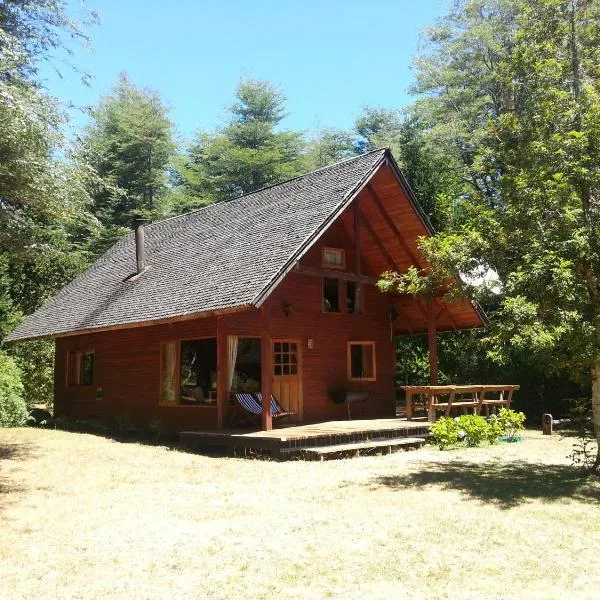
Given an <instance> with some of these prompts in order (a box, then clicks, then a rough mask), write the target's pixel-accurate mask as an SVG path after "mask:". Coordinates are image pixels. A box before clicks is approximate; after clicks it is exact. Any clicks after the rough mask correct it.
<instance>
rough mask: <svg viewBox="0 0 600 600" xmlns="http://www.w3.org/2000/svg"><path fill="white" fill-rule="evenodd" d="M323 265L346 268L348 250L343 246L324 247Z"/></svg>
mask: <svg viewBox="0 0 600 600" xmlns="http://www.w3.org/2000/svg"><path fill="white" fill-rule="evenodd" d="M322 266H323V267H328V268H330V269H345V268H346V252H345V251H344V250H342V249H341V248H328V247H325V248H323V256H322Z"/></svg>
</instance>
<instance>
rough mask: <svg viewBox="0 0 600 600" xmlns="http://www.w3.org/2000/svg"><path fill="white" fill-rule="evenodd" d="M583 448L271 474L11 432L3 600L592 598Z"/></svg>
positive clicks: (4, 501)
mask: <svg viewBox="0 0 600 600" xmlns="http://www.w3.org/2000/svg"><path fill="white" fill-rule="evenodd" d="M571 443H572V442H571V441H570V440H568V439H564V438H560V437H558V436H553V437H551V438H549V437H542V436H541V435H540V434H538V433H533V432H529V433H527V434H526V440H525V442H523V443H521V444H513V445H502V446H497V447H490V448H483V449H472V450H461V451H457V452H445V453H443V452H439V451H437V450H434V449H430V448H427V449H425V450H420V451H415V452H406V453H398V454H393V455H391V456H375V457H365V458H359V459H351V460H342V461H331V462H324V463H313V462H286V463H274V462H269V461H258V460H243V459H232V458H214V457H206V456H200V455H193V454H187V453H184V452H178V451H172V450H168V449H166V448H161V447H152V446H143V445H139V444H123V443H119V442H115V441H111V440H108V439H104V438H101V437H95V436H91V435H85V434H76V433H66V432H60V431H45V430H34V429H17V430H0V465H1V466H0V527H1V533H2V535H1V538H0V581H2V590H3V591H0V596H1V595H2V594H3V593H5V591H6V590H11V592H10V593H9V595H8V597H10V598H39V597H44V598H86V599H89V598H103V599H104V598H119V599H122V598H172V597H174V595H175V594H177V595H179V596H181V597H186V598H290V599H291V598H294V599H296V598H315V599H317V598H318V599H321V598H348V599H351V598H369V599H373V598H394V599H396V598H505V597H520V598H528V597H530V598H559V597H563V598H564V597H568V598H594V597H597V596H596V591H597V589H598V587H599V586H600V575H599V573H598V570H597V569H596V568H595V561H596V560H597V556H598V552H600V518H599V517H600V511H599V502H598V501H599V500H600V484H598V483H597V482H595V481H591V480H587V479H582V478H581V477H580V476H579V475H578V474H577V473H576V472H574V471H573V470H572V469H571V468H570V467H569V466H568V461H567V460H566V459H565V456H566V455H567V454H568V453H569V449H570V445H571Z"/></svg>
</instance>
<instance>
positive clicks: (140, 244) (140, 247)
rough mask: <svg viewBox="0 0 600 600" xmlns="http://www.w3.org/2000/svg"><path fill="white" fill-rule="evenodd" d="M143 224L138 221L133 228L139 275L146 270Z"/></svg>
mask: <svg viewBox="0 0 600 600" xmlns="http://www.w3.org/2000/svg"><path fill="white" fill-rule="evenodd" d="M144 237H145V236H144V224H143V222H140V221H138V223H137V226H136V228H135V258H136V262H137V274H138V275H141V274H142V273H143V272H144V271H145V270H146V248H145V246H144Z"/></svg>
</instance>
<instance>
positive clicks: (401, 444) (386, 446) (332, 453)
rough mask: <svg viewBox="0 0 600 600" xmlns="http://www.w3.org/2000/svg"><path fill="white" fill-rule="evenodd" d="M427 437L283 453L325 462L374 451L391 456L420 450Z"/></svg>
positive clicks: (391, 439)
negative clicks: (396, 453)
mask: <svg viewBox="0 0 600 600" xmlns="http://www.w3.org/2000/svg"><path fill="white" fill-rule="evenodd" d="M425 439H426V438H425V436H421V437H401V438H376V439H372V440H367V441H364V442H353V443H349V444H338V445H335V446H317V447H304V448H303V447H298V448H289V449H286V450H285V451H283V452H289V453H292V452H293V453H294V454H296V453H297V454H300V455H301V456H302V457H304V458H308V459H313V460H325V459H328V458H342V457H351V456H360V455H361V454H368V453H369V452H370V451H372V450H382V451H384V452H385V451H386V450H387V452H386V453H387V454H391V453H392V452H393V451H394V450H399V449H401V448H420V447H421V446H422V445H423V444H424V443H425Z"/></svg>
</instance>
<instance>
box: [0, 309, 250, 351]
mask: <svg viewBox="0 0 600 600" xmlns="http://www.w3.org/2000/svg"><path fill="white" fill-rule="evenodd" d="M248 310H254V306H253V305H251V304H241V305H239V306H231V307H227V308H217V309H209V310H204V311H200V312H194V313H188V314H181V315H173V316H171V317H164V318H161V319H149V320H147V321H132V322H129V323H121V324H118V325H102V326H100V327H88V328H87V329H72V330H70V331H60V332H57V333H52V334H48V335H37V336H24V337H18V338H14V339H8V338H9V337H10V336H6V338H4V339H3V340H2V342H1V343H0V346H4V345H5V344H6V345H8V344H18V343H20V342H31V341H35V340H56V339H61V338H67V337H75V336H78V335H87V334H90V333H102V332H104V331H118V330H120V329H136V328H138V327H151V326H152V325H164V324H167V323H179V322H181V321H192V320H194V319H206V318H208V317H219V316H221V315H227V314H232V313H238V312H245V311H248Z"/></svg>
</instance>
